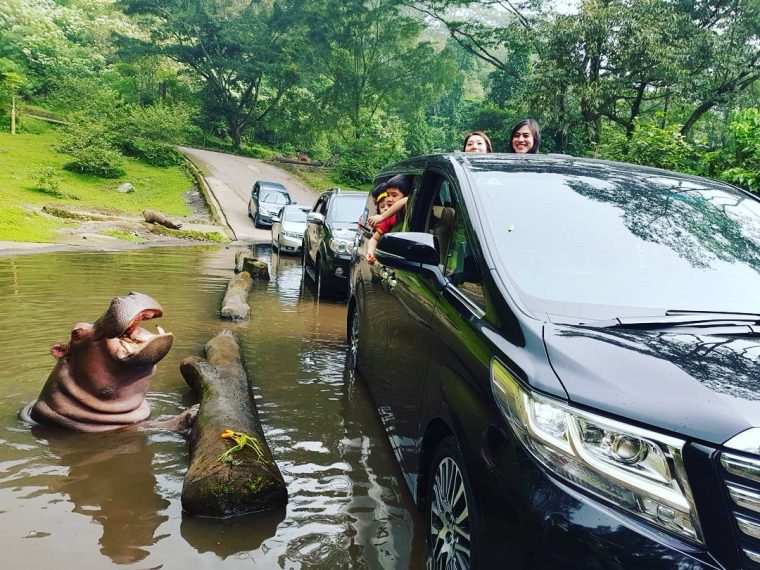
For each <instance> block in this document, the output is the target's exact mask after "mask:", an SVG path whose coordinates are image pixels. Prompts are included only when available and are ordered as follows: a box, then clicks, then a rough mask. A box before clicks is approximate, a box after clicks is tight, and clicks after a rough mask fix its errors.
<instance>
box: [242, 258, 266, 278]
mask: <svg viewBox="0 0 760 570" xmlns="http://www.w3.org/2000/svg"><path fill="white" fill-rule="evenodd" d="M243 271H247V272H248V273H250V274H251V277H253V278H254V279H261V280H262V281H269V266H268V265H267V264H266V263H265V262H263V261H261V260H260V259H257V258H255V257H246V258H244V259H243Z"/></svg>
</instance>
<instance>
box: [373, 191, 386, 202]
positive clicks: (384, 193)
mask: <svg viewBox="0 0 760 570" xmlns="http://www.w3.org/2000/svg"><path fill="white" fill-rule="evenodd" d="M387 197H388V192H381V193H380V195H379V196H378V197H377V198H375V203H378V202H380V200H382V199H383V198H387Z"/></svg>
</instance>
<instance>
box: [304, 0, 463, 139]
mask: <svg viewBox="0 0 760 570" xmlns="http://www.w3.org/2000/svg"><path fill="white" fill-rule="evenodd" d="M303 18H304V19H305V21H307V22H308V26H309V32H308V34H309V36H308V37H309V46H310V49H309V50H308V52H307V68H308V69H309V73H310V74H311V79H312V82H313V83H312V86H313V87H312V89H313V90H314V92H315V94H316V96H317V98H318V100H319V101H320V102H321V104H322V109H323V111H324V112H327V113H329V114H331V115H332V116H333V117H336V118H345V119H346V120H347V121H348V123H349V125H350V127H351V132H350V136H352V137H355V138H361V137H362V136H363V135H364V134H365V132H366V130H367V129H368V128H369V125H371V124H372V123H373V121H374V120H375V118H376V117H377V116H378V114H379V113H381V112H382V111H384V110H390V111H394V112H395V113H396V114H399V113H400V114H406V115H407V116H414V115H415V114H416V112H417V110H418V109H419V108H420V107H421V106H424V104H425V102H429V101H435V100H437V99H439V98H440V96H441V95H442V92H443V87H444V86H445V85H446V83H447V81H448V77H449V76H450V74H449V73H447V71H448V69H447V68H446V65H447V60H445V59H444V58H437V57H436V53H435V51H434V49H433V46H432V45H431V44H430V43H429V42H424V41H420V40H419V35H420V32H421V31H422V28H423V26H422V24H421V22H419V21H417V20H414V19H412V18H410V17H408V16H403V15H401V14H399V13H398V10H397V8H396V6H395V2H392V1H390V0H315V1H312V2H308V3H305V4H304V5H303Z"/></svg>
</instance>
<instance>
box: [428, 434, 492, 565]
mask: <svg viewBox="0 0 760 570" xmlns="http://www.w3.org/2000/svg"><path fill="white" fill-rule="evenodd" d="M465 465H466V463H465V460H464V455H462V450H461V449H460V448H459V445H458V444H457V441H456V439H455V438H454V437H453V436H449V437H447V438H445V439H444V440H443V441H441V443H440V444H439V445H438V448H437V449H436V451H435V454H434V456H433V461H432V463H431V469H430V472H429V475H428V484H427V496H426V506H425V524H426V531H425V534H426V537H427V543H428V561H427V567H428V568H432V569H438V568H462V569H467V568H477V567H478V562H477V555H478V542H479V536H480V533H479V530H480V529H479V528H478V512H477V503H476V502H475V496H474V494H473V490H472V485H471V484H470V479H469V476H468V474H467V469H466V467H465ZM452 497H453V498H454V500H453V504H452Z"/></svg>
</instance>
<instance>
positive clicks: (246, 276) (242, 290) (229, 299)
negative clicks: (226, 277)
mask: <svg viewBox="0 0 760 570" xmlns="http://www.w3.org/2000/svg"><path fill="white" fill-rule="evenodd" d="M252 287H253V279H252V278H251V274H250V273H248V272H247V271H243V272H242V273H238V274H237V275H235V276H234V277H233V278H232V279H230V282H229V283H228V284H227V292H226V293H225V294H224V300H222V310H221V316H222V318H223V319H227V320H231V321H242V320H245V319H247V318H248V316H249V315H250V314H251V307H250V306H249V305H248V293H250V292H251V288H252Z"/></svg>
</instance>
